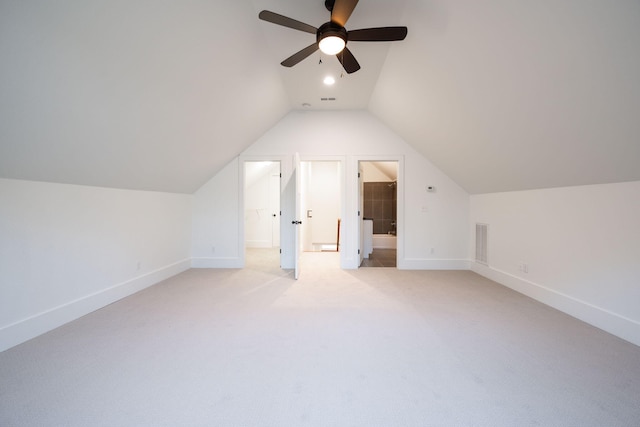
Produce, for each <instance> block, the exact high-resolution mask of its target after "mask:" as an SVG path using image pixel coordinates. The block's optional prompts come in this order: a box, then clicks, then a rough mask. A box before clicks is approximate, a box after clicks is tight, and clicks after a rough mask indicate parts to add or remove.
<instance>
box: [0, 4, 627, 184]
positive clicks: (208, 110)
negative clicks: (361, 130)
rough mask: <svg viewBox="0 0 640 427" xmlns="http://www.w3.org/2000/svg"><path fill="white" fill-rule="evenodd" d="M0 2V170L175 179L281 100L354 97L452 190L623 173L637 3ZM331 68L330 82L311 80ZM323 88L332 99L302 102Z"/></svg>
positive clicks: (223, 154) (262, 126)
mask: <svg viewBox="0 0 640 427" xmlns="http://www.w3.org/2000/svg"><path fill="white" fill-rule="evenodd" d="M323 3H324V1H323V0H251V1H249V0H246V1H233V2H221V1H215V0H210V1H202V0H200V1H195V0H191V1H190V0H184V1H179V2H158V1H156V0H134V1H124V0H109V1H106V0H100V1H98V0H93V1H92V0H60V1H56V2H51V1H48V0H26V1H23V2H18V1H11V0H0V58H1V59H0V177H7V178H17V179H30V180H42V181H51V182H65V183H75V184H84V185H96V186H107V187H118V188H136V189H147V190H158V191H174V192H186V193H190V192H193V191H195V190H196V189H197V188H198V187H199V186H201V185H202V184H203V183H204V182H206V180H207V179H209V178H210V177H211V176H213V175H214V174H215V173H216V172H217V171H218V170H220V169H221V168H222V167H223V166H224V165H225V164H227V163H228V162H229V160H231V159H232V158H233V157H235V156H237V155H238V154H239V153H241V152H242V151H243V150H244V149H245V148H247V147H248V146H249V145H251V144H252V143H253V142H255V141H256V140H257V139H258V138H259V137H260V135H262V134H263V133H264V132H265V131H267V130H268V129H269V128H270V127H272V126H273V125H274V124H276V123H277V122H278V121H279V120H280V119H281V118H282V117H284V116H285V115H286V114H287V113H288V112H289V111H290V110H292V109H308V110H324V109H339V110H349V109H366V110H368V111H369V112H370V113H371V114H373V115H375V116H376V117H378V118H379V119H380V120H381V121H382V122H383V123H385V124H386V125H387V126H389V127H390V128H391V129H392V130H394V131H395V132H396V133H397V134H399V135H400V136H401V137H403V138H404V139H405V140H406V141H407V142H408V143H409V144H411V145H412V146H413V147H415V148H416V150H418V151H419V152H421V153H422V154H424V155H425V156H426V157H427V158H428V159H429V160H430V161H431V162H432V163H434V164H435V165H436V166H438V167H440V168H441V169H442V170H443V171H444V172H445V173H447V174H448V175H449V176H450V177H451V178H452V179H454V180H455V181H456V182H458V183H459V184H460V185H461V186H462V187H463V188H465V189H466V190H467V191H468V192H470V193H485V192H495V191H508V190H522V189H529V188H543V187H557V186H567V185H582V184H593V183H607V182H619V181H631V180H640V120H639V119H640V81H639V79H638V76H640V49H638V44H639V43H640V2H638V1H635V0H620V1H613V2H611V1H605V0H562V1H557V0H542V1H524V0H484V1H483V0H480V1H478V0H456V1H451V0H398V1H381V0H361V1H360V2H359V3H358V6H357V7H356V9H355V11H354V13H353V15H352V17H351V18H350V19H349V21H348V23H347V25H346V27H347V29H348V30H350V29H358V28H366V27H378V26H386V25H406V26H407V27H408V28H409V33H408V36H407V38H406V39H405V40H404V41H401V42H392V43H386V42H385V43H357V42H352V43H350V44H349V47H350V49H351V50H352V52H353V53H354V55H355V56H356V58H357V59H358V61H359V62H360V65H361V66H362V69H361V70H360V71H358V72H356V73H354V74H346V73H342V72H341V67H340V64H339V63H338V61H337V60H336V58H331V57H329V58H327V57H323V56H321V55H320V54H319V53H317V54H314V55H311V56H310V57H309V58H307V59H305V60H304V61H303V62H301V63H300V64H298V65H296V66H295V67H293V68H285V67H282V66H280V65H279V63H280V62H281V61H282V60H283V59H285V58H287V57H288V56H289V55H291V54H293V53H294V52H296V51H298V50H300V49H302V48H303V47H305V46H307V45H309V44H310V43H313V41H314V37H313V35H312V34H308V33H304V32H300V31H296V30H292V29H289V28H283V27H279V26H277V25H274V24H271V23H268V22H264V21H261V20H259V19H258V12H259V11H260V10H263V9H267V10H271V11H274V12H277V13H280V14H283V15H287V16H290V17H292V18H294V19H297V20H300V21H303V22H306V23H308V24H311V25H313V26H319V25H320V24H322V23H323V22H326V21H327V20H328V18H329V12H327V10H326V9H325V8H324V4H323ZM327 74H332V75H334V76H335V77H336V79H337V82H336V84H335V85H334V86H332V87H326V86H324V85H323V84H322V82H321V80H322V78H323V77H324V76H325V75H327ZM321 98H335V101H321Z"/></svg>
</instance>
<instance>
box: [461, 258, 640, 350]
mask: <svg viewBox="0 0 640 427" xmlns="http://www.w3.org/2000/svg"><path fill="white" fill-rule="evenodd" d="M471 270H472V271H474V272H476V273H478V274H480V275H481V276H484V277H486V278H488V279H491V280H493V281H494V282H497V283H500V284H501V285H504V286H506V287H508V288H511V289H513V290H514V291H516V292H519V293H521V294H524V295H526V296H528V297H531V298H533V299H535V300H537V301H540V302H541V303H543V304H546V305H548V306H550V307H553V308H555V309H557V310H560V311H562V312H563V313H566V314H568V315H570V316H573V317H575V318H577V319H579V320H582V321H583V322H585V323H588V324H590V325H592V326H595V327H597V328H600V329H602V330H604V331H606V332H609V333H610V334H613V335H615V336H617V337H619V338H622V339H624V340H627V341H629V342H631V343H633V344H635V345H639V346H640V323H639V322H637V321H635V320H633V319H629V318H627V317H624V316H621V315H619V314H616V313H613V312H611V311H609V310H606V309H603V308H600V307H597V306H595V305H593V304H591V303H588V302H585V301H581V300H579V299H576V298H574V297H572V296H569V295H566V294H563V293H561V292H557V291H554V290H553V289H549V288H547V287H545V286H543V285H540V284H537V283H533V282H530V281H528V280H525V279H522V278H520V277H517V276H514V275H512V274H509V273H506V272H504V271H501V270H497V269H494V268H491V267H488V266H485V265H482V264H478V263H475V262H474V263H471Z"/></svg>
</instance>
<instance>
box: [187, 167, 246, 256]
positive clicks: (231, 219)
mask: <svg viewBox="0 0 640 427" xmlns="http://www.w3.org/2000/svg"><path fill="white" fill-rule="evenodd" d="M239 166H240V162H239V161H238V158H235V159H234V160H232V161H231V162H230V163H229V164H227V166H225V167H224V168H223V169H222V170H221V171H220V172H218V173H217V174H216V175H215V176H214V177H213V178H212V179H210V180H209V181H208V182H207V183H206V184H205V185H203V186H202V187H201V188H200V189H199V190H198V191H196V192H195V194H194V196H193V197H194V200H193V221H192V230H191V257H192V266H193V267H196V268H241V267H242V266H243V265H242V253H243V247H244V233H243V232H242V231H243V227H242V222H244V211H243V210H242V209H243V208H242V203H240V194H242V192H241V187H240V186H241V184H240V177H239V174H240V173H242V172H243V171H241V169H240V167H239Z"/></svg>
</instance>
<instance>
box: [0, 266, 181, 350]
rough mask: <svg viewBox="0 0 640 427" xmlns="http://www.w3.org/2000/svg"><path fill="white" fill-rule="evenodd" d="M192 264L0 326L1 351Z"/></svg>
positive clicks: (124, 283)
mask: <svg viewBox="0 0 640 427" xmlns="http://www.w3.org/2000/svg"><path fill="white" fill-rule="evenodd" d="M190 265H191V260H190V259H184V260H181V261H178V262H175V263H173V264H169V265H167V266H165V267H162V268H159V269H157V270H154V271H151V272H149V273H146V274H143V275H141V276H138V277H134V278H132V279H129V280H126V281H124V282H122V283H118V284H115V285H113V286H111V287H109V288H106V289H103V290H101V291H98V292H95V293H93V294H90V295H86V296H84V297H81V298H78V299H76V300H73V301H70V302H68V303H65V304H62V305H59V306H57V307H53V308H51V309H48V310H46V311H43V312H41V313H38V314H34V315H33V316H30V317H28V318H26V319H22V320H19V321H17V322H15V323H12V324H10V325H7V326H4V327H2V328H0V351H4V350H6V349H8V348H11V347H13V346H16V345H18V344H21V343H23V342H25V341H27V340H30V339H32V338H35V337H37V336H38V335H41V334H44V333H45V332H49V331H51V330H53V329H55V328H57V327H60V326H62V325H64V324H65V323H69V322H71V321H73V320H75V319H78V318H80V317H82V316H84V315H86V314H89V313H91V312H93V311H96V310H98V309H100V308H102V307H105V306H107V305H109V304H111V303H114V302H116V301H118V300H120V299H122V298H125V297H128V296H129V295H133V294H135V293H136V292H139V291H141V290H143V289H145V288H148V287H149V286H152V285H155V284H156V283H158V282H161V281H163V280H166V279H168V278H169V277H172V276H175V275H176V274H179V273H182V272H183V271H185V270H188V269H189V267H190Z"/></svg>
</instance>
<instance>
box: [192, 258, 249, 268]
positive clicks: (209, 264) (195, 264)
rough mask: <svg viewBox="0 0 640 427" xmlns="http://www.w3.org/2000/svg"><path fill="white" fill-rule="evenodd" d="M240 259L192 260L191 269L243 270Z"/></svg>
mask: <svg viewBox="0 0 640 427" xmlns="http://www.w3.org/2000/svg"><path fill="white" fill-rule="evenodd" d="M242 267H244V265H243V262H242V260H241V259H240V258H239V257H228V258H222V257H221V258H213V257H211V258H191V268H242Z"/></svg>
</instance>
